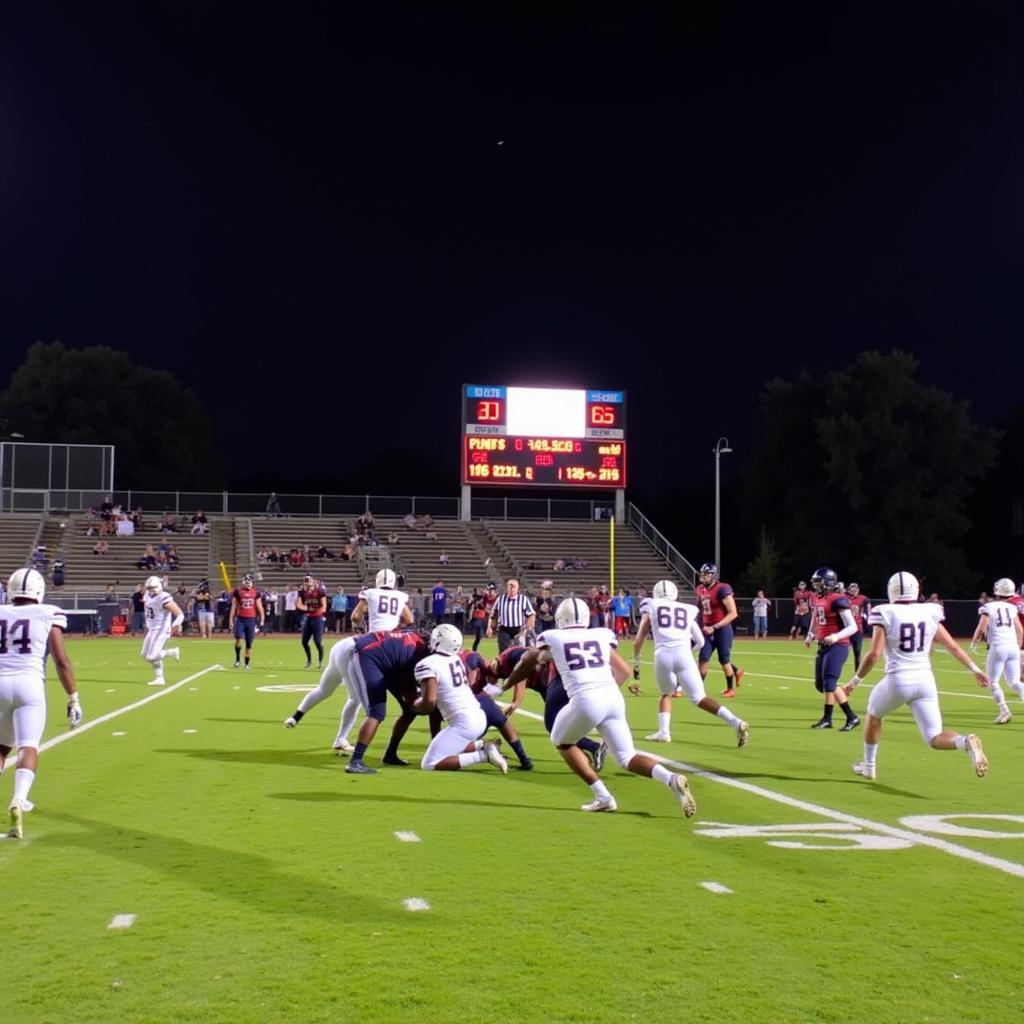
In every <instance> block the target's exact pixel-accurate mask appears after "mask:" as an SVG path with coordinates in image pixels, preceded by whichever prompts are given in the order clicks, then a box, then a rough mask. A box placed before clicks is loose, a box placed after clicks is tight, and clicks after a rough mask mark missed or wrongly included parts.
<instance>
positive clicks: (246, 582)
mask: <svg viewBox="0 0 1024 1024" xmlns="http://www.w3.org/2000/svg"><path fill="white" fill-rule="evenodd" d="M252 584H253V579H252V573H251V572H247V573H246V574H245V575H244V576H243V577H242V586H243V587H246V588H247V589H251V588H252Z"/></svg>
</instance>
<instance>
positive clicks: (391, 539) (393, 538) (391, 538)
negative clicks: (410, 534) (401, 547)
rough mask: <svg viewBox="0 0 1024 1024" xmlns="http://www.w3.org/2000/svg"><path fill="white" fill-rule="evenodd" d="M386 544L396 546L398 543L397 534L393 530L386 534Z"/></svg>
mask: <svg viewBox="0 0 1024 1024" xmlns="http://www.w3.org/2000/svg"><path fill="white" fill-rule="evenodd" d="M388 543H389V544H397V543H398V534H397V533H396V532H395V531H394V530H391V531H390V532H389V533H388Z"/></svg>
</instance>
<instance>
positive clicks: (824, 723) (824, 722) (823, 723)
mask: <svg viewBox="0 0 1024 1024" xmlns="http://www.w3.org/2000/svg"><path fill="white" fill-rule="evenodd" d="M811 728H812V729H831V728H832V722H831V720H830V719H828V718H819V719H818V720H817V721H816V722H815V723H814V725H812V726H811Z"/></svg>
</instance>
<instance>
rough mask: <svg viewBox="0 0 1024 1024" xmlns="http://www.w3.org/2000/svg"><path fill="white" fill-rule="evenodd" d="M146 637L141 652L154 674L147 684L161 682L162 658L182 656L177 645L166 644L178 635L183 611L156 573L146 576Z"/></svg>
mask: <svg viewBox="0 0 1024 1024" xmlns="http://www.w3.org/2000/svg"><path fill="white" fill-rule="evenodd" d="M143 601H144V603H145V605H146V638H145V639H144V640H143V641H142V656H143V658H145V659H146V661H148V662H149V663H150V665H152V666H153V674H154V678H153V679H152V680H150V682H149V683H148V685H149V686H163V685H164V683H165V682H166V680H165V679H164V658H174V659H175V661H180V660H181V650H180V649H179V648H177V647H165V646H164V644H166V643H167V638H168V637H170V636H171V635H174V636H181V624H182V623H183V622H184V621H185V614H184V612H182V610H181V609H180V608H179V607H178V606H177V604H175V602H174V598H173V597H171V595H170V594H168V593H167V591H166V590H164V581H163V580H162V579H160V577H159V576H150V577H149V578H148V579H147V580H146V596H145V598H143Z"/></svg>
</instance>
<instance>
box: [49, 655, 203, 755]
mask: <svg viewBox="0 0 1024 1024" xmlns="http://www.w3.org/2000/svg"><path fill="white" fill-rule="evenodd" d="M219 670H220V665H207V667H206V668H204V669H200V670H199V671H198V672H194V673H193V674H192V675H190V676H186V677H185V678H184V679H182V680H181V682H180V683H175V684H174V685H173V686H168V687H167V688H166V689H165V690H160V692H159V693H151V694H150V695H149V696H148V697H143V698H142V699H141V700H137V701H135V703H134V704H125V706H124V707H123V708H117V709H116V710H114V711H108V712H107V713H106V714H105V715H100V717H99V718H94V719H92V720H91V721H88V722H84V723H83V724H82V725H80V726H79V727H78V728H77V729H71V730H69V731H68V732H62V733H58V734H57V735H56V736H54V737H53V738H52V739H48V740H47V741H46V742H45V743H40V744H39V751H40V753H42V752H43V751H45V750H52V749H53V748H54V747H56V746H57V745H58V744H60V743H67V741H68V740H73V739H74V738H75V737H76V736H81V735H82V733H84V732H88V731H89V730H90V729H95V728H96V726H97V725H102V724H103V723H104V722H109V721H110V720H111V719H114V718H118V717H119V716H120V715H123V714H125V713H126V712H128V711H134V710H135V709H136V708H141V707H142V706H143V705H144V704H149V703H151V702H152V701H154V700H160V698H161V697H166V696H167V695H168V694H169V693H174V691H175V690H180V689H181V688H182V687H183V686H186V685H187V684H188V683H191V682H192V680H193V679H198V678H199V677H200V676H205V675H206V673H207V672H217V671H219ZM115 735H117V734H116V733H115ZM121 735H122V736H123V735H124V733H121Z"/></svg>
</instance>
